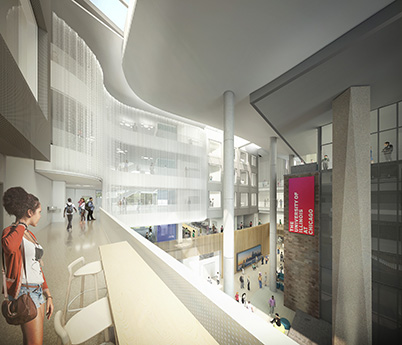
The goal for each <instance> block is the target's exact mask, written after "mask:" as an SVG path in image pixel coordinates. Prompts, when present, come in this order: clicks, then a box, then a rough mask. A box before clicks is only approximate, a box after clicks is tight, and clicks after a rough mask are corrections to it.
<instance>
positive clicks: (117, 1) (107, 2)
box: [91, 0, 130, 31]
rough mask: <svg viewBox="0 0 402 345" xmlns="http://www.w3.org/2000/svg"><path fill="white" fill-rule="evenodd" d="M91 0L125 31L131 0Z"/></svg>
mask: <svg viewBox="0 0 402 345" xmlns="http://www.w3.org/2000/svg"><path fill="white" fill-rule="evenodd" d="M91 2H92V3H93V4H94V5H95V6H96V7H97V8H99V9H100V10H101V11H102V12H103V13H104V14H105V15H107V16H108V17H109V19H110V20H111V21H112V22H113V23H115V24H116V25H117V26H118V27H119V28H120V29H121V30H122V31H124V25H125V23H126V16H127V7H128V3H129V2H130V0H91Z"/></svg>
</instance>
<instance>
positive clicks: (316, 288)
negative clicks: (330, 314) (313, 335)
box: [284, 172, 320, 318]
mask: <svg viewBox="0 0 402 345" xmlns="http://www.w3.org/2000/svg"><path fill="white" fill-rule="evenodd" d="M304 176H314V177H315V179H314V182H315V183H314V187H315V202H314V208H315V212H314V213H315V216H314V225H315V227H314V236H308V235H303V234H297V233H292V232H289V178H293V177H304ZM319 195H320V194H319V173H318V172H315V173H309V174H292V175H286V176H285V189H284V199H285V215H284V228H285V236H284V258H285V262H284V273H285V274H284V277H285V282H284V285H285V289H284V304H285V306H286V307H288V308H290V309H292V310H295V311H296V310H297V309H300V310H302V311H304V312H305V313H307V314H310V315H311V316H313V317H316V318H319V317H320V264H319V263H320V262H319V258H320V252H319V250H320V238H319V225H320V224H319V214H320V212H319Z"/></svg>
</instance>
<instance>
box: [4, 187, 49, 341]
mask: <svg viewBox="0 0 402 345" xmlns="http://www.w3.org/2000/svg"><path fill="white" fill-rule="evenodd" d="M3 205H4V208H5V210H6V211H7V213H8V214H9V215H13V216H15V223H13V224H12V225H10V226H9V227H7V228H5V229H4V230H3V235H2V241H1V243H2V247H3V253H4V259H5V268H6V277H7V291H8V294H9V296H8V298H9V299H10V300H15V299H17V298H18V297H19V296H21V295H23V294H27V293H28V292H29V294H30V296H31V298H32V300H33V301H34V303H35V305H36V308H37V310H38V313H37V316H36V318H35V319H33V320H31V321H29V322H26V323H24V324H22V325H21V330H22V335H23V341H24V344H29V345H31V344H34V345H38V344H39V345H40V344H42V343H43V320H44V316H45V313H46V316H47V318H48V319H50V317H51V316H52V314H53V309H54V307H53V299H52V296H51V294H50V291H49V288H48V286H47V283H46V279H45V276H44V275H43V272H42V268H41V262H42V260H41V257H42V255H43V248H42V247H41V245H40V244H39V243H38V241H37V240H36V237H35V236H34V235H33V234H32V232H31V231H29V230H28V226H33V227H35V226H36V225H37V224H38V222H39V219H40V217H41V211H42V207H41V204H40V202H39V200H38V198H37V197H35V196H34V195H32V194H29V193H27V192H26V191H25V190H24V189H23V188H21V187H14V188H10V189H8V190H7V191H6V192H5V193H4V196H3ZM22 242H23V246H24V252H25V268H26V273H25V271H24V269H23V268H22V267H23V263H22V260H23V257H22V253H21V247H20V246H21V243H22Z"/></svg>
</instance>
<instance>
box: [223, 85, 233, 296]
mask: <svg viewBox="0 0 402 345" xmlns="http://www.w3.org/2000/svg"><path fill="white" fill-rule="evenodd" d="M223 96H224V102H225V108H224V144H223V149H224V166H223V167H224V172H223V195H224V199H223V227H224V229H225V230H224V232H223V274H224V277H223V280H224V286H223V289H224V291H225V293H226V294H228V295H229V296H231V297H234V286H233V281H234V159H233V156H234V93H233V92H232V91H226V92H225V93H224V95H223Z"/></svg>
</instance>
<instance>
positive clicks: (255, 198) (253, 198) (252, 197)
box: [251, 193, 257, 206]
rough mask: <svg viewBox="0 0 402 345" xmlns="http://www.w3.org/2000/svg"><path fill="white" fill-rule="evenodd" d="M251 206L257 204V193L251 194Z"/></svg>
mask: <svg viewBox="0 0 402 345" xmlns="http://www.w3.org/2000/svg"><path fill="white" fill-rule="evenodd" d="M251 206H257V193H252V194H251Z"/></svg>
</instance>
